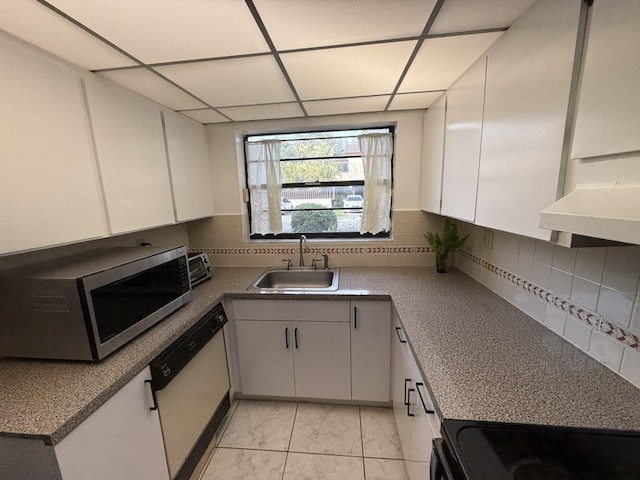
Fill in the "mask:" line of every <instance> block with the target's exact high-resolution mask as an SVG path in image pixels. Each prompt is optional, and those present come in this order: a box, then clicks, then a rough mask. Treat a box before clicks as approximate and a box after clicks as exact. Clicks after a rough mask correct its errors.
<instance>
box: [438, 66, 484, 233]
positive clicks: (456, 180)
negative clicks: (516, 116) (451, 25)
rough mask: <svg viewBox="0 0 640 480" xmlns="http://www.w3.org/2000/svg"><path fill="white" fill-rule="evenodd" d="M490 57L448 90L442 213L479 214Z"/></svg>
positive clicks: (471, 217)
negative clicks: (479, 173) (479, 177)
mask: <svg viewBox="0 0 640 480" xmlns="http://www.w3.org/2000/svg"><path fill="white" fill-rule="evenodd" d="M486 66H487V57H486V56H482V57H480V58H479V59H478V60H477V61H476V62H475V63H474V64H473V65H472V66H471V67H470V68H469V69H468V70H467V71H466V72H465V73H464V74H463V75H462V76H461V77H460V78H459V79H458V80H457V81H456V83H454V84H453V85H452V86H451V88H450V89H449V90H448V91H447V119H446V120H447V121H446V134H445V136H446V139H447V141H446V142H445V146H444V167H443V170H442V208H441V212H440V213H441V214H442V215H446V216H448V217H453V218H459V219H460V220H466V221H468V222H473V221H474V220H475V218H476V194H477V192H478V168H479V166H480V140H481V137H482V113H483V110H484V81H485V74H486Z"/></svg>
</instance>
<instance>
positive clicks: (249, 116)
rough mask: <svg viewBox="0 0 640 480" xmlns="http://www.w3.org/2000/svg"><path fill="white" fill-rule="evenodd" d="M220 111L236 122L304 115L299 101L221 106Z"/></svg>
mask: <svg viewBox="0 0 640 480" xmlns="http://www.w3.org/2000/svg"><path fill="white" fill-rule="evenodd" d="M220 111H221V112H222V113H224V114H225V115H227V116H228V117H230V118H232V119H233V120H234V121H236V122H242V121H245V120H264V119H269V118H291V117H303V116H304V113H302V110H301V109H300V107H299V106H298V104H297V103H274V104H270V105H248V106H245V107H229V108H221V109H220Z"/></svg>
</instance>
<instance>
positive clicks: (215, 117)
mask: <svg viewBox="0 0 640 480" xmlns="http://www.w3.org/2000/svg"><path fill="white" fill-rule="evenodd" d="M180 113H181V114H183V115H186V116H187V117H191V118H193V119H194V120H195V121H196V122H200V123H222V122H228V121H229V120H227V119H226V118H224V117H223V116H222V115H220V114H219V113H217V112H216V111H215V110H212V109H210V108H205V109H201V110H183V111H182V112H180Z"/></svg>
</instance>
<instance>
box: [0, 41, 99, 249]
mask: <svg viewBox="0 0 640 480" xmlns="http://www.w3.org/2000/svg"><path fill="white" fill-rule="evenodd" d="M0 58H2V61H0V91H2V110H3V113H4V114H3V115H1V116H0V131H1V132H2V140H1V141H0V254H3V253H10V252H18V251H24V250H29V249H34V248H39V247H46V246H53V245H57V244H62V243H68V242H75V241H79V240H87V239H90V238H99V237H103V236H105V234H106V228H105V223H104V213H103V209H102V204H101V199H100V194H99V189H98V183H97V179H96V172H95V163H94V160H93V155H92V149H91V142H90V136H89V131H88V128H87V121H86V113H85V109H84V105H83V101H82V89H81V86H80V79H79V77H78V75H77V74H76V72H75V71H74V70H72V69H71V68H69V67H67V66H65V65H63V64H62V63H59V62H57V61H55V60H53V59H52V57H50V56H49V55H46V54H44V53H43V52H40V51H37V50H36V49H34V48H33V47H31V46H28V45H27V44H24V43H22V42H20V41H18V40H16V39H13V38H12V37H9V36H8V35H4V34H0Z"/></svg>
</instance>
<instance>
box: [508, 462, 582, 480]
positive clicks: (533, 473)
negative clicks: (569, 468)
mask: <svg viewBox="0 0 640 480" xmlns="http://www.w3.org/2000/svg"><path fill="white" fill-rule="evenodd" d="M511 478H512V479H513V480H578V479H577V478H576V477H574V476H573V475H571V474H570V473H568V472H566V471H565V470H563V469H561V468H559V467H554V466H553V465H547V464H545V463H540V462H539V461H536V460H533V461H526V462H522V463H519V464H518V465H516V466H515V468H513V469H512V477H511Z"/></svg>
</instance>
